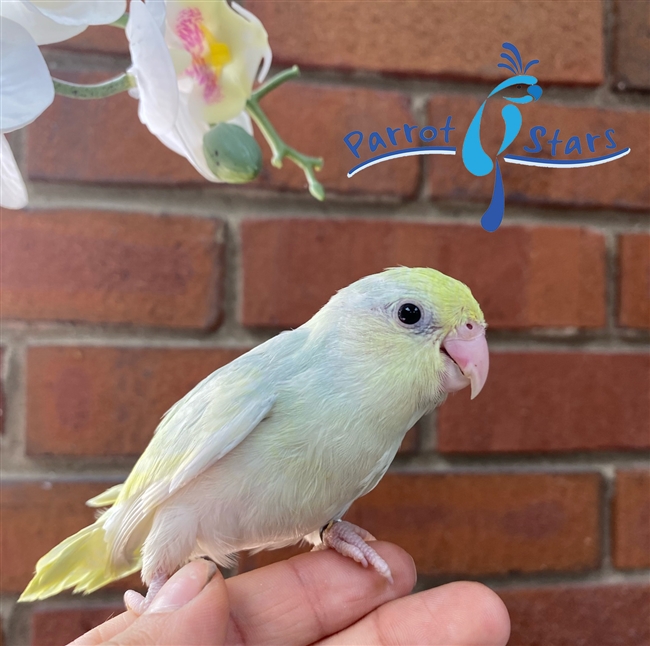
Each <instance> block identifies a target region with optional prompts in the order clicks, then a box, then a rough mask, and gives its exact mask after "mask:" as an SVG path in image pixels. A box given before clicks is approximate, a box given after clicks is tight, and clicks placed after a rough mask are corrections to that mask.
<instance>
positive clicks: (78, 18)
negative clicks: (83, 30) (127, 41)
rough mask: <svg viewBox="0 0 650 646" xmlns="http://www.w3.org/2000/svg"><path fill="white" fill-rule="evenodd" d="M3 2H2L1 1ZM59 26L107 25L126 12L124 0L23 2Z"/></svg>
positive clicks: (32, 0) (46, 0)
mask: <svg viewBox="0 0 650 646" xmlns="http://www.w3.org/2000/svg"><path fill="white" fill-rule="evenodd" d="M2 1H3V2H4V0H2ZM23 2H25V4H27V5H29V6H31V7H32V8H34V9H36V11H38V12H40V13H41V14H43V15H44V16H46V17H48V18H50V19H51V20H54V21H55V22H58V23H59V24H61V25H83V26H84V27H86V26H88V25H107V24H110V23H111V22H115V21H116V20H117V19H118V18H120V17H121V16H122V15H123V14H124V12H125V11H126V0H31V1H30V0H23Z"/></svg>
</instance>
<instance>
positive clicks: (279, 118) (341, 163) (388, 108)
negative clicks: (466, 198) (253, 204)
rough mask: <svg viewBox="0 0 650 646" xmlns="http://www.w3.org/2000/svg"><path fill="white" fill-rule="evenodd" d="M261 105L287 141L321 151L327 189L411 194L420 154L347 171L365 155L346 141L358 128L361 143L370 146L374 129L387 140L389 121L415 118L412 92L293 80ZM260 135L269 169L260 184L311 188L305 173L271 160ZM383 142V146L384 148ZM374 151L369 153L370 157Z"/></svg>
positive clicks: (397, 123) (398, 124)
mask: <svg viewBox="0 0 650 646" xmlns="http://www.w3.org/2000/svg"><path fill="white" fill-rule="evenodd" d="M262 107H263V108H264V110H265V111H266V113H267V115H268V116H269V118H270V119H271V122H272V123H273V124H274V126H275V128H276V129H277V131H278V132H279V133H280V135H281V136H282V137H283V138H284V139H285V141H286V142H287V143H288V144H289V145H291V146H294V147H295V148H296V149H297V150H299V151H300V152H302V153H305V154H308V155H313V156H315V157H322V158H323V159H324V160H325V163H324V166H323V169H322V170H321V171H319V172H318V173H316V177H317V179H318V181H319V182H321V183H322V184H323V186H324V187H325V189H326V191H334V192H336V193H376V194H387V195H402V196H409V195H412V194H413V193H414V192H415V191H416V189H417V186H418V183H419V179H420V162H419V160H418V158H417V157H405V158H402V159H397V160H394V161H391V162H390V163H384V164H377V165H376V166H372V167H370V168H368V169H366V170H364V171H363V172H361V173H359V174H357V175H354V176H353V177H351V178H348V177H347V172H348V171H349V170H350V169H351V168H352V167H354V166H356V165H357V164H358V163H359V162H360V161H362V159H363V157H362V158H361V159H356V158H355V157H354V155H353V154H352V153H351V152H350V151H349V150H348V148H347V146H346V145H345V143H344V142H343V138H344V137H345V136H346V135H347V134H348V133H349V132H351V131H353V130H360V131H362V132H363V133H364V135H365V136H364V143H363V144H362V146H361V147H360V148H359V154H360V155H362V154H363V150H364V149H365V150H366V152H367V151H368V143H367V142H368V137H369V136H370V133H371V132H373V131H375V130H376V131H378V132H380V133H382V134H383V137H384V139H385V140H386V143H387V145H388V146H390V145H391V144H390V140H389V139H388V137H387V135H386V126H391V127H393V128H395V127H400V128H401V127H402V126H403V124H405V123H408V124H411V125H413V124H415V123H416V121H415V118H414V116H413V113H412V111H411V108H410V98H409V97H408V96H407V95H405V94H402V93H399V92H388V91H383V90H369V89H361V88H357V89H351V88H335V87H331V86H324V85H312V84H309V85H307V84H305V83H290V84H287V85H286V86H283V87H282V88H281V89H279V90H277V91H275V92H273V93H271V94H269V95H268V96H267V97H265V98H264V101H263V104H262ZM257 140H258V141H259V143H260V146H261V147H262V151H263V153H264V169H263V171H262V173H261V176H260V180H259V181H258V182H257V184H258V185H260V186H264V187H277V188H281V189H294V190H301V191H306V190H307V182H306V180H305V176H304V173H303V172H302V171H301V170H300V169H299V168H298V167H297V166H295V164H293V163H292V162H290V161H288V160H285V162H284V164H283V167H282V169H280V170H278V169H276V168H274V167H273V166H271V163H270V159H271V155H270V152H269V147H268V145H267V144H266V143H265V142H264V139H263V137H262V136H261V135H260V134H259V132H258V133H257ZM381 151H383V148H379V151H378V152H377V153H376V154H379V152H381ZM368 156H370V155H369V154H367V155H366V157H368Z"/></svg>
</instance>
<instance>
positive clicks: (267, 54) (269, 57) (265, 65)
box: [230, 2, 273, 83]
mask: <svg viewBox="0 0 650 646" xmlns="http://www.w3.org/2000/svg"><path fill="white" fill-rule="evenodd" d="M230 6H231V7H232V8H233V9H234V10H235V11H236V12H237V13H238V14H240V15H242V16H244V18H246V19H247V20H248V21H249V22H252V23H253V24H255V25H257V26H259V27H261V28H262V29H263V30H264V33H266V30H265V29H264V25H263V24H262V21H261V20H260V19H259V18H258V17H257V16H256V15H255V14H253V13H251V12H250V11H248V9H244V7H242V6H240V5H238V4H237V3H236V2H233V3H232V4H231V5H230ZM272 61H273V52H272V51H271V47H270V46H269V44H268V36H267V43H266V48H265V49H264V54H263V56H262V66H261V68H260V70H259V73H258V75H257V82H258V83H261V82H262V81H263V80H264V79H265V78H266V75H267V74H268V73H269V70H270V69H271V62H272Z"/></svg>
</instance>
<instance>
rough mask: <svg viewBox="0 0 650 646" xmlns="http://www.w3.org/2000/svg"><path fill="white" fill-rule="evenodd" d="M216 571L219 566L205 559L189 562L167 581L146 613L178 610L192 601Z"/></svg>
mask: <svg viewBox="0 0 650 646" xmlns="http://www.w3.org/2000/svg"><path fill="white" fill-rule="evenodd" d="M216 572H217V566H216V565H215V564H214V563H211V562H209V561H204V560H203V559H199V560H197V561H192V562H191V563H188V564H187V565H186V566H185V567H183V568H181V569H180V570H179V571H178V572H176V574H174V576H173V577H172V578H171V579H169V581H167V583H165V585H164V586H163V587H162V588H161V590H160V592H159V593H158V594H157V595H156V597H155V598H154V600H153V601H152V602H151V605H150V606H149V608H147V610H146V611H145V613H144V614H154V613H161V612H174V610H178V609H179V608H181V607H183V606H184V605H185V604H186V603H189V602H190V601H192V599H194V597H196V596H197V595H198V594H199V592H201V590H203V588H205V586H206V585H207V584H208V582H209V581H210V580H211V579H212V577H213V576H214V575H215V574H216Z"/></svg>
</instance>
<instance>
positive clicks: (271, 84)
mask: <svg viewBox="0 0 650 646" xmlns="http://www.w3.org/2000/svg"><path fill="white" fill-rule="evenodd" d="M297 76H300V68H299V67H298V66H297V65H294V66H293V67H291V68H289V69H288V70H284V71H283V72H280V73H279V74H276V75H275V76H274V77H273V78H270V79H269V80H268V81H267V82H266V83H263V84H262V85H260V86H259V87H258V88H257V90H255V92H253V98H254V99H255V100H256V101H259V100H260V99H261V98H262V97H264V96H265V95H267V94H268V93H269V92H271V90H275V88H276V87H278V85H282V83H284V82H285V81H288V80H289V79H293V78H296V77H297Z"/></svg>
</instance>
